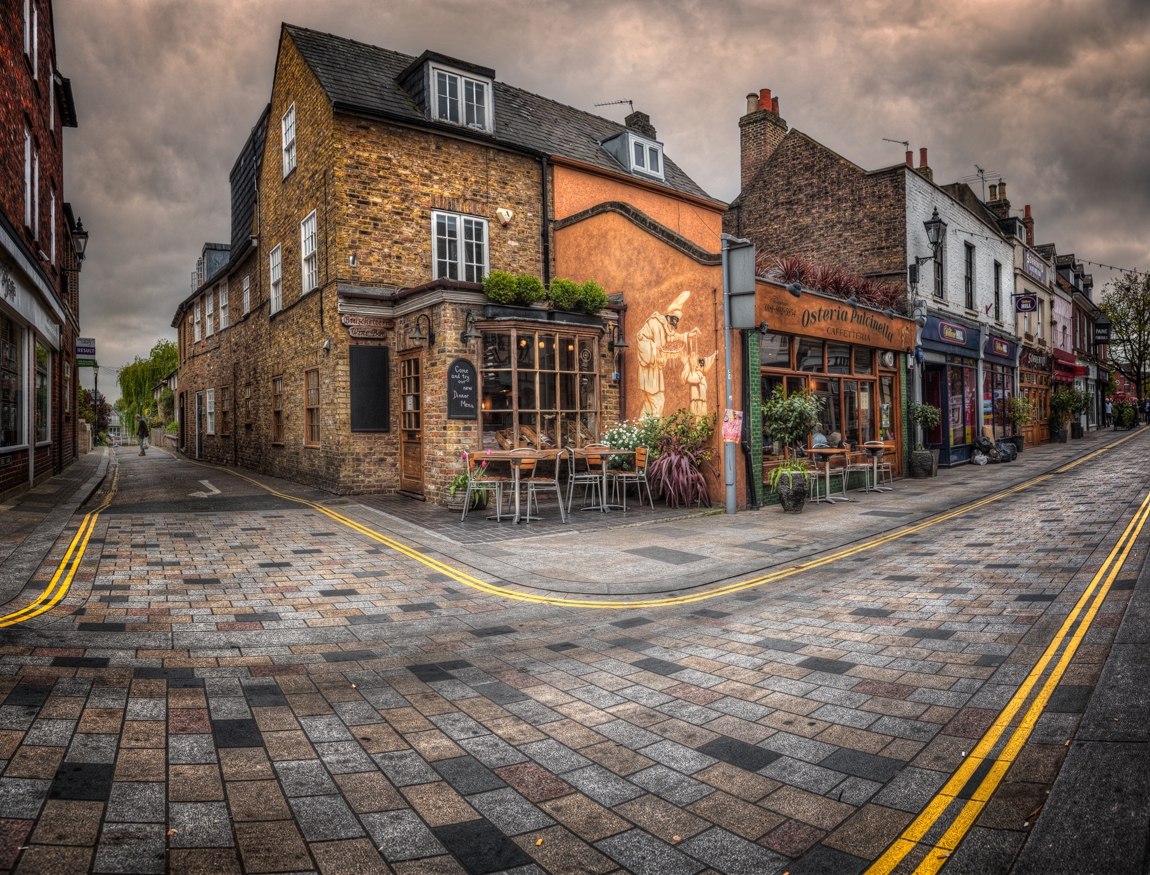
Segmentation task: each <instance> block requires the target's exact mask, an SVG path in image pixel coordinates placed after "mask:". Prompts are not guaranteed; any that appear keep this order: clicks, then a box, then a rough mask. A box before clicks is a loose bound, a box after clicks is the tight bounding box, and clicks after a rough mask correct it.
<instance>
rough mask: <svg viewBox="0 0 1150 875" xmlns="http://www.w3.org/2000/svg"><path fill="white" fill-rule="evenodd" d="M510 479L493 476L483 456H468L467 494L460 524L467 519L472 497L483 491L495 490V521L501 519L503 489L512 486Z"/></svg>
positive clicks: (471, 454)
mask: <svg viewBox="0 0 1150 875" xmlns="http://www.w3.org/2000/svg"><path fill="white" fill-rule="evenodd" d="M510 482H511V481H510V479H509V478H507V477H504V476H502V475H500V474H492V473H491V472H490V471H488V470H487V468H486V466H485V464H484V458H483V456H482V455H481V454H477V453H468V454H467V494H466V495H464V496H463V516H462V517H460V522H463V521H465V520H466V519H467V511H469V510H470V509H471V496H472V495H474V494H475V493H477V492H479V491H481V490H483V491H485V490H488V489H494V490H495V519H496V520H497V521H499V520H500V519H501V515H502V510H501V505H502V504H503V487H504V486H506V485H509V484H510Z"/></svg>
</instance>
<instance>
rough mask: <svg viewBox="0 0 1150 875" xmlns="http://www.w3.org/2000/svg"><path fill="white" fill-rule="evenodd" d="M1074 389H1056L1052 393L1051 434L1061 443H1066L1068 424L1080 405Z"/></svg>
mask: <svg viewBox="0 0 1150 875" xmlns="http://www.w3.org/2000/svg"><path fill="white" fill-rule="evenodd" d="M1076 394H1077V393H1076V392H1075V391H1074V390H1073V389H1055V390H1054V391H1053V392H1051V393H1050V434H1051V437H1053V438H1054V440H1055V441H1056V442H1058V443H1060V444H1064V443H1066V426H1067V424H1068V423H1069V422H1070V417H1071V416H1072V415H1073V413H1074V411H1075V410H1076V409H1077V407H1078V399H1077V397H1076Z"/></svg>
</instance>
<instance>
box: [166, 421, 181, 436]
mask: <svg viewBox="0 0 1150 875" xmlns="http://www.w3.org/2000/svg"><path fill="white" fill-rule="evenodd" d="M164 431H166V432H167V433H168V434H178V433H179V431H180V424H179V423H178V422H169V423H168V424H167V426H166V427H165V428H164Z"/></svg>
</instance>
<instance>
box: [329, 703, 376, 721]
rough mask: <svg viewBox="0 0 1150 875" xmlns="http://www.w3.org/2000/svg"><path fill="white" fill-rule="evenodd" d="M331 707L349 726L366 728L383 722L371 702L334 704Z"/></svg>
mask: <svg viewBox="0 0 1150 875" xmlns="http://www.w3.org/2000/svg"><path fill="white" fill-rule="evenodd" d="M331 707H332V710H333V711H335V713H336V714H338V715H339V719H340V720H342V721H343V722H344V723H345V724H346V725H348V726H366V725H368V724H371V723H380V722H382V720H383V718H382V717H380V716H379V711H377V710H376V709H375V708H374V707H373V706H372V704H371V703H370V702H333V703H332V706H331Z"/></svg>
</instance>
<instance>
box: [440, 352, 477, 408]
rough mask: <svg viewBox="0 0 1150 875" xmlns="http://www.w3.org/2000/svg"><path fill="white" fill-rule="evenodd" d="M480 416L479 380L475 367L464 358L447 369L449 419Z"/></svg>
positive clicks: (456, 360) (457, 360)
mask: <svg viewBox="0 0 1150 875" xmlns="http://www.w3.org/2000/svg"><path fill="white" fill-rule="evenodd" d="M478 415H479V379H478V375H477V374H476V372H475V365H473V364H472V363H471V362H470V361H469V360H467V359H464V358H458V359H455V361H453V362H452V363H451V364H450V365H448V367H447V418H448V419H475V418H476V417H477V416H478Z"/></svg>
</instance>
